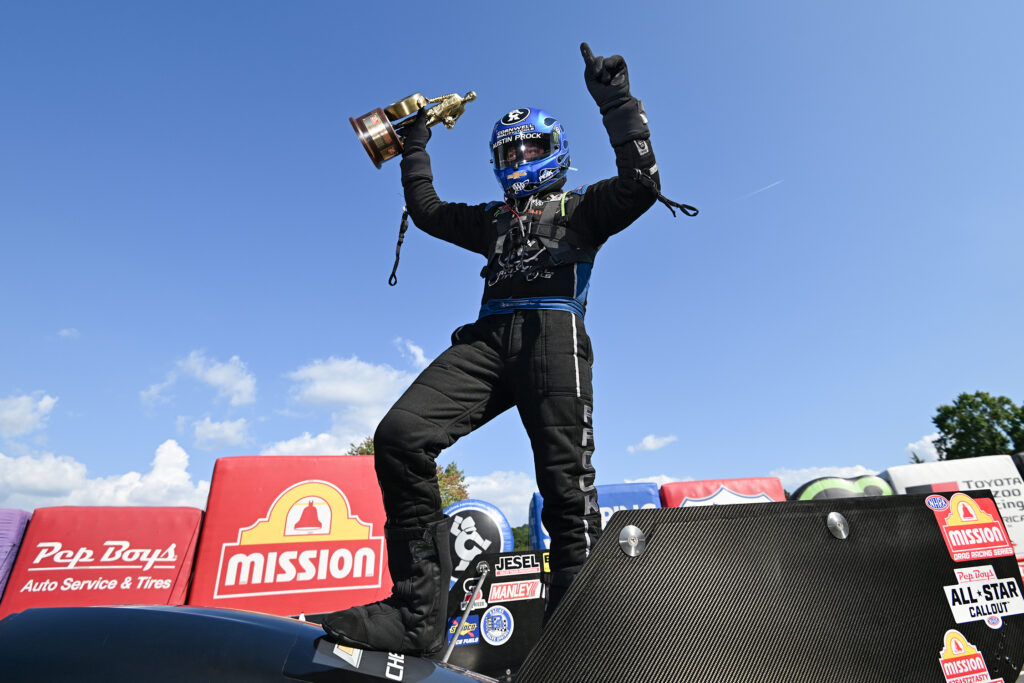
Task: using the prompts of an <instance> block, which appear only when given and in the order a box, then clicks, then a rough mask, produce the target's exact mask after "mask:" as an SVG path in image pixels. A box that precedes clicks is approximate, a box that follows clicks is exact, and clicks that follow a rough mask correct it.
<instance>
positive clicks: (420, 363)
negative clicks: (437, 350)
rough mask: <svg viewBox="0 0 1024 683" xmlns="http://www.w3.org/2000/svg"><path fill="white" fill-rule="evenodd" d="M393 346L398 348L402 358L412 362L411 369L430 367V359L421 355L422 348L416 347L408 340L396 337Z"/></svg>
mask: <svg viewBox="0 0 1024 683" xmlns="http://www.w3.org/2000/svg"><path fill="white" fill-rule="evenodd" d="M395 346H396V347H397V348H398V352H399V353H401V354H402V357H403V358H407V359H409V360H410V361H412V364H413V367H415V368H418V369H420V370H422V369H423V368H425V367H427V366H428V365H430V359H429V358H427V356H426V354H424V353H423V348H422V347H419V346H416V345H415V344H413V343H412V342H411V341H409V340H408V339H402V338H401V337H398V338H397V339H395Z"/></svg>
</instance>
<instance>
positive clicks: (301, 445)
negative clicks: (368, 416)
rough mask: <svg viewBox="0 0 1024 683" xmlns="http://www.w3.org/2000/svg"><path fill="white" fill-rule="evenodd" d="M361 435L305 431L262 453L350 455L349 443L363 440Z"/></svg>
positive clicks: (267, 448) (270, 446)
mask: <svg viewBox="0 0 1024 683" xmlns="http://www.w3.org/2000/svg"><path fill="white" fill-rule="evenodd" d="M365 436H368V435H366V434H364V435H363V436H359V437H348V436H336V435H334V434H326V433H324V434H317V435H316V436H313V435H312V434H310V433H309V432H303V434H302V435H301V436H297V437H295V438H294V439H287V440H285V441H278V442H277V443H274V444H271V445H269V446H267V447H266V448H264V449H263V451H262V453H261V454H262V455H348V454H349V453H351V452H352V449H351V448H349V444H353V443H356V442H357V441H361V440H362V439H363V437H365Z"/></svg>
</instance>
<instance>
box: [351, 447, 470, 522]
mask: <svg viewBox="0 0 1024 683" xmlns="http://www.w3.org/2000/svg"><path fill="white" fill-rule="evenodd" d="M348 448H349V451H350V452H351V454H352V455H373V454H374V450H373V437H372V436H368V437H366V438H364V439H363V440H362V441H360V442H359V443H350V444H349V445H348ZM437 485H438V488H440V489H441V507H442V508H446V507H448V506H449V505H451V504H452V503H457V502H459V501H460V500H466V499H467V498H469V493H468V492H467V491H466V473H465V472H463V471H462V470H460V469H459V466H458V465H456V464H455V463H454V462H450V463H448V465H447V466H445V467H444V468H442V467H441V466H440V465H438V466H437Z"/></svg>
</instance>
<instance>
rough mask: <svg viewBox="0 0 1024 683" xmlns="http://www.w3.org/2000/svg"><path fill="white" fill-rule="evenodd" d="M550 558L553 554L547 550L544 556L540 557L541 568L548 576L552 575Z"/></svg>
mask: <svg viewBox="0 0 1024 683" xmlns="http://www.w3.org/2000/svg"><path fill="white" fill-rule="evenodd" d="M550 556H551V552H550V551H548V550H545V551H544V554H543V555H541V556H540V563H541V568H542V569H543V570H544V572H545V573H546V574H550V573H551V565H550V563H549V559H550Z"/></svg>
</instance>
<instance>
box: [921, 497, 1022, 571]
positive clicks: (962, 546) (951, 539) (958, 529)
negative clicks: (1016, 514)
mask: <svg viewBox="0 0 1024 683" xmlns="http://www.w3.org/2000/svg"><path fill="white" fill-rule="evenodd" d="M935 520H936V521H937V522H938V523H939V529H941V531H942V538H943V539H944V540H945V541H946V548H947V549H948V550H949V554H950V557H952V558H953V561H954V562H966V561H970V560H987V559H992V558H995V557H1006V556H1012V555H1013V546H1012V545H1011V544H1010V539H1009V536H1007V534H1006V528H1005V527H1004V526H1003V523H1002V521H1000V519H999V513H998V512H997V511H996V507H995V503H993V502H992V500H991V499H990V498H980V499H978V500H974V499H973V498H971V497H970V496H968V495H967V494H966V493H954V494H953V496H952V497H951V498H950V499H949V511H948V512H946V511H944V510H935Z"/></svg>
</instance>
